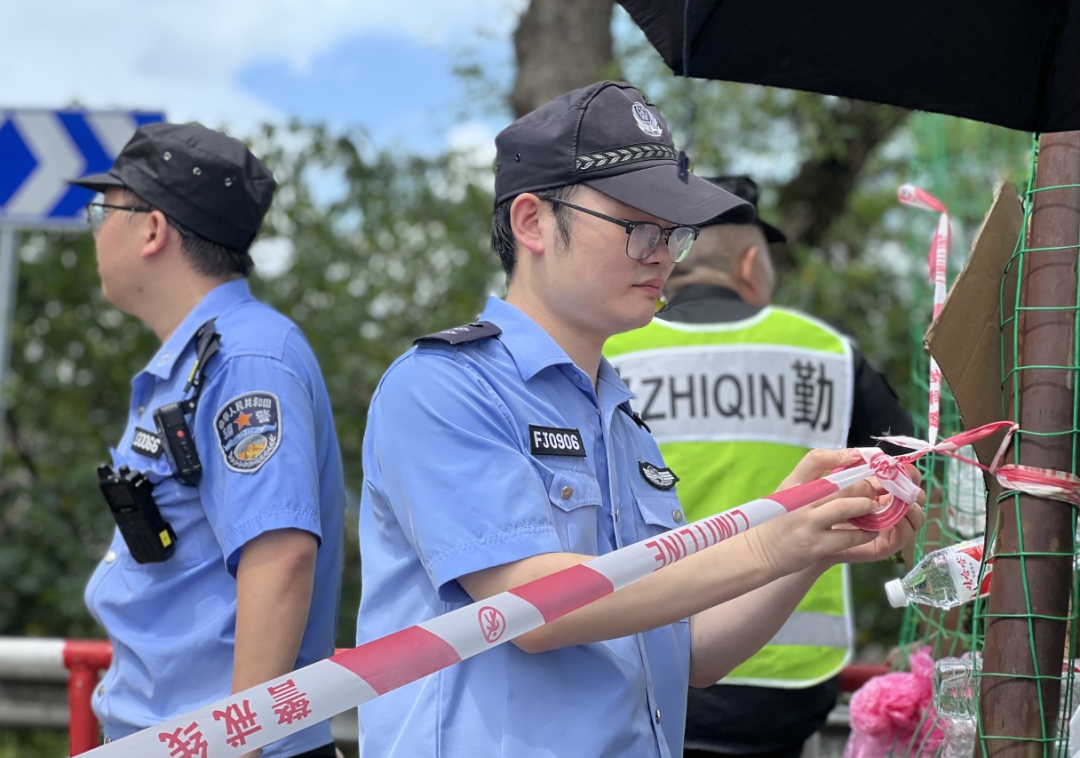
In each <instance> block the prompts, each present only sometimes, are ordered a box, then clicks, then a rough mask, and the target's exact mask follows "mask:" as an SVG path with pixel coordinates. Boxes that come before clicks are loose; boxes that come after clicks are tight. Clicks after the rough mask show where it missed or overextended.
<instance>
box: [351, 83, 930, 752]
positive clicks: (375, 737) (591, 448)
mask: <svg viewBox="0 0 1080 758" xmlns="http://www.w3.org/2000/svg"><path fill="white" fill-rule="evenodd" d="M496 146H497V148H498V162H499V163H498V170H497V174H496V181H495V194H496V208H495V228H494V234H493V240H494V245H495V248H496V251H497V252H498V254H499V256H500V258H501V259H502V261H503V265H504V267H505V269H506V272H507V275H508V278H509V286H508V292H507V295H506V299H505V300H498V299H491V300H490V301H489V302H488V304H487V307H486V309H485V311H484V313H483V315H482V316H481V321H480V322H479V323H478V324H476V325H470V326H467V327H463V328H457V329H450V330H447V331H445V332H440V333H437V334H434V335H431V336H430V337H428V338H424V339H422V340H420V344H419V346H418V347H416V348H415V349H414V350H412V351H410V352H408V353H406V354H405V355H404V356H403V357H401V358H400V359H399V360H398V361H397V362H395V363H394V365H393V366H391V368H390V369H389V370H388V371H387V373H386V374H385V376H384V377H383V380H382V382H381V383H380V385H379V387H378V389H377V390H376V393H375V396H374V398H373V400H372V404H371V408H370V412H369V416H368V426H367V431H366V434H365V439H364V474H365V485H364V492H363V496H362V503H361V522H360V535H361V536H360V540H361V549H362V552H363V572H364V575H363V596H362V598H361V606H360V614H359V638H360V641H361V642H365V641H368V640H371V639H374V638H377V637H381V636H383V635H385V634H388V633H391V632H394V631H396V630H398V629H400V628H402V627H406V626H408V625H411V624H415V623H418V622H422V621H425V620H427V619H429V618H431V617H432V616H436V615H439V614H442V613H445V612H447V611H449V610H452V609H455V608H458V607H461V606H463V605H465V604H467V603H470V602H472V601H474V600H479V599H482V598H485V597H489V596H491V595H493V594H496V593H498V592H501V591H503V590H506V589H508V588H512V587H516V586H518V585H520V584H523V583H525V582H527V581H530V580H532V579H536V578H538V577H542V576H545V575H548V574H551V573H553V572H555V571H557V570H560V569H563V568H567V567H570V566H573V565H576V564H579V563H582V562H584V561H586V560H588V559H589V558H590V557H592V556H596V555H599V554H603V553H608V552H611V551H612V550H615V549H617V548H620V547H623V546H625V545H629V544H632V543H634V542H637V541H638V540H641V539H644V538H646V537H648V536H652V535H656V534H659V533H661V532H663V531H666V530H669V529H673V528H675V527H676V526H678V525H679V524H681V523H684V516H683V511H682V508H681V506H680V504H679V499H678V495H677V492H676V490H675V489H674V488H673V484H674V483H673V482H672V481H670V479H668V478H667V477H665V476H663V474H664V473H665V472H664V468H665V466H664V463H663V461H662V459H661V456H660V452H659V450H658V449H657V447H656V444H655V443H654V442H653V440H652V438H651V437H650V436H649V433H648V432H647V431H646V430H645V429H644V428H643V427H642V425H641V424H640V423H639V422H638V421H637V420H635V419H634V417H633V416H632V415H631V413H630V410H629V405H628V401H629V399H630V397H631V395H630V393H629V391H628V390H627V389H626V386H625V385H624V384H623V382H622V381H621V380H620V379H619V377H618V376H617V375H616V374H615V372H614V370H613V369H612V368H611V366H610V365H609V364H608V363H607V362H606V361H604V360H603V359H602V358H601V348H602V347H603V345H604V341H605V340H606V339H607V338H608V337H610V336H611V335H613V334H616V333H618V332H623V331H627V330H629V329H633V328H635V327H639V326H642V325H644V324H646V323H648V321H649V319H650V318H652V315H653V312H654V308H655V305H656V301H657V298H658V297H659V296H660V292H661V289H662V287H663V286H664V282H665V281H666V279H667V277H668V275H669V274H670V273H671V269H672V267H673V266H674V264H675V261H676V260H678V259H680V258H681V257H682V256H684V255H685V254H686V253H687V252H688V250H689V248H690V245H691V243H692V242H693V240H694V238H695V237H696V235H697V233H698V230H697V228H696V227H695V226H693V225H694V224H697V223H701V222H703V221H706V220H707V219H710V218H713V217H715V216H717V215H720V214H722V213H725V212H727V213H731V214H735V215H738V216H739V217H741V218H746V219H749V218H752V215H750V214H751V213H752V210H751V209H750V208H749V206H747V205H746V204H745V203H744V202H742V201H740V200H739V199H738V198H736V197H734V196H732V195H730V194H728V193H727V192H724V191H722V190H720V189H718V188H716V187H713V186H712V185H710V184H708V183H707V182H705V181H703V180H701V179H698V178H697V177H695V176H693V175H692V174H688V173H684V172H682V171H680V169H679V165H678V153H677V152H676V150H675V148H674V146H673V145H672V142H671V136H670V131H669V129H668V127H667V125H666V124H665V122H664V120H663V118H662V116H661V115H660V113H659V111H658V110H657V109H656V107H655V106H653V105H652V103H650V102H649V101H648V99H646V98H645V96H644V95H642V94H641V93H640V92H638V91H637V90H635V89H634V88H632V87H631V86H629V85H627V84H624V83H617V82H602V83H600V84H596V85H593V86H590V87H586V88H584V89H580V90H576V91H574V92H571V93H569V94H567V95H564V96H562V97H559V98H557V99H556V100H554V101H552V102H551V103H548V104H547V105H544V106H542V107H541V108H539V109H537V110H536V111H534V112H533V113H531V114H529V115H527V116H525V117H523V118H521V119H519V120H518V121H517V122H515V123H514V124H512V125H511V126H509V127H508V128H507V129H505V130H504V131H503V132H501V133H500V134H499V136H498V137H497V138H496ZM850 460H851V456H850V455H849V453H847V452H845V451H817V452H815V453H812V454H810V455H809V456H808V457H807V458H806V459H805V460H804V461H803V463H801V464H800V465H799V466H798V467H797V468H796V471H795V472H794V473H793V474H792V476H791V477H790V478H789V480H788V484H793V483H797V482H802V481H807V480H809V479H812V478H816V477H817V476H819V475H820V474H821V473H822V471H823V470H824V469H827V468H832V467H835V466H838V465H840V464H844V463H847V462H848V461H850ZM873 494H874V490H873V488H872V487H871V486H870V484H869V483H863V484H860V485H856V486H855V487H853V488H851V489H850V490H849V491H847V492H845V495H847V496H846V497H843V498H835V499H832V500H831V501H830V502H826V503H819V504H815V505H814V506H812V507H807V508H802V509H799V510H798V511H796V512H794V513H792V514H789V515H786V516H784V517H782V518H779V519H776V520H774V521H771V522H769V523H767V524H764V525H762V526H761V527H759V528H757V529H753V530H751V531H750V532H749V533H747V534H744V535H741V536H738V537H734V538H732V539H730V540H727V541H725V542H722V543H720V544H719V545H717V546H715V547H713V548H710V549H708V550H705V551H703V552H701V553H698V554H696V555H693V556H691V557H689V558H687V559H685V560H684V561H680V562H679V563H676V564H674V565H672V566H670V567H668V568H665V569H663V570H661V571H658V572H656V573H655V574H653V575H651V576H650V577H648V578H647V579H644V580H642V581H640V582H638V583H636V584H634V585H633V586H631V587H628V588H626V589H624V590H621V591H619V592H617V593H615V594H614V595H611V596H608V597H606V598H603V599H601V600H599V601H597V602H596V603H594V604H592V605H590V606H588V607H586V608H583V609H581V610H579V611H577V612H574V613H572V614H570V615H568V616H566V617H564V618H562V619H559V620H557V621H555V622H553V623H550V624H547V625H545V626H542V627H540V628H539V629H537V630H535V631H533V632H530V633H528V634H526V635H523V636H521V637H519V638H517V639H515V640H514V642H513V643H512V644H506V645H501V646H499V647H497V648H494V649H492V650H490V651H488V652H486V653H484V654H483V655H480V656H477V657H475V658H470V659H468V660H466V661H464V662H462V663H459V664H457V665H455V666H451V667H450V668H448V669H445V670H443V671H441V672H439V673H437V674H434V675H432V676H429V677H427V678H425V679H423V680H421V681H417V682H415V683H413V684H410V685H407V686H405V687H403V688H401V689H399V690H396V691H393V692H390V693H387V694H385V695H383V696H381V697H379V698H376V699H375V700H373V701H371V702H369V703H367V704H365V705H364V706H362V708H361V718H362V720H363V724H364V744H363V751H362V752H363V755H364V758H384V757H385V756H395V757H402V758H404V757H408V758H412V756H420V755H422V756H453V757H454V758H457V757H458V756H507V757H508V758H530V757H533V756H559V757H560V758H564V757H568V756H582V758H586V757H587V758H596V757H597V756H635V757H637V756H679V755H680V753H681V751H682V740H683V720H684V713H685V708H686V686H687V684H688V682H693V683H695V684H697V685H698V686H704V685H708V684H712V683H713V682H715V681H716V680H717V679H719V678H720V677H722V676H723V674H724V673H726V672H727V671H729V670H730V669H731V668H732V667H734V666H735V665H736V664H737V663H739V662H740V661H741V660H743V659H744V658H745V657H747V656H748V655H749V654H750V653H751V652H753V651H754V650H755V649H756V648H757V646H758V645H760V644H761V643H763V642H765V641H766V640H768V639H769V637H771V636H772V634H773V633H774V632H775V631H776V630H777V629H778V628H779V626H780V625H781V624H782V623H783V620H784V619H785V618H786V617H787V615H788V614H790V612H791V609H792V608H793V607H794V605H795V603H796V602H797V601H798V599H799V598H800V597H801V596H802V594H803V593H804V592H805V591H806V589H807V588H808V587H809V586H810V585H811V584H812V583H813V581H814V579H816V578H817V577H818V576H820V574H821V573H822V572H823V571H825V570H826V569H827V568H828V567H829V566H831V565H833V564H834V563H835V562H837V561H839V560H872V559H877V558H881V557H884V556H886V555H889V554H891V553H893V552H895V551H896V550H897V549H898V548H899V547H900V546H901V545H903V544H904V543H905V542H907V541H908V540H909V538H910V537H911V535H912V530H913V528H915V527H917V526H919V524H920V523H921V521H922V515H921V512H920V511H919V509H918V508H913V509H912V511H911V513H909V514H908V516H907V518H906V520H905V521H903V522H901V524H900V525H899V526H897V527H895V528H893V529H890V530H888V531H886V532H882V533H880V534H871V533H866V532H861V531H858V530H854V529H848V528H842V527H843V526H844V525H845V524H846V521H847V519H849V518H851V517H854V516H858V515H861V514H865V513H868V512H870V511H871V510H872V509H874V508H875V507H876V505H877V501H876V499H874V498H873V497H872V495H873ZM834 525H840V526H841V528H835V529H834V528H833V527H834Z"/></svg>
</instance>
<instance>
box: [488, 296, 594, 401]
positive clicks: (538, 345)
mask: <svg viewBox="0 0 1080 758" xmlns="http://www.w3.org/2000/svg"><path fill="white" fill-rule="evenodd" d="M480 320H481V321H493V322H495V323H496V324H498V325H499V328H500V329H502V330H503V331H502V334H500V335H499V341H500V342H502V343H503V344H504V345H506V349H507V350H508V351H509V352H510V357H512V358H513V359H514V363H515V364H516V365H517V369H518V372H519V373H520V374H521V378H522V379H523V380H525V381H529V380H530V379H532V378H533V377H534V376H536V375H537V374H539V373H540V372H541V371H543V370H544V369H545V368H547V367H548V366H558V365H564V364H565V365H569V366H574V362H573V361H572V360H570V356H569V355H567V354H566V351H565V350H563V349H562V348H561V347H559V344H558V343H557V342H555V340H553V339H552V338H551V335H550V334H548V333H547V332H545V331H544V330H543V329H542V328H541V327H540V325H539V324H537V323H536V322H535V321H533V320H532V319H531V318H529V317H528V316H526V315H525V314H524V313H523V312H522V311H521V310H520V309H519V308H517V307H516V306H513V305H510V303H508V302H506V301H505V300H502V299H500V298H497V297H489V298H488V301H487V305H486V306H485V307H484V312H483V313H482V314H480Z"/></svg>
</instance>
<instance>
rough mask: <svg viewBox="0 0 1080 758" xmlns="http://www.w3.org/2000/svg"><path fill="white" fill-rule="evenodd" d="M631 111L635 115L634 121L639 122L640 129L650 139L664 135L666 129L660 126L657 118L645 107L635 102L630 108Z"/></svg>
mask: <svg viewBox="0 0 1080 758" xmlns="http://www.w3.org/2000/svg"><path fill="white" fill-rule="evenodd" d="M630 110H631V112H632V113H633V114H634V121H637V125H638V129H640V130H641V131H643V132H645V133H646V134H648V135H649V136H650V137H659V136H660V135H661V134H663V133H664V129H663V128H662V127H661V126H660V122H659V121H658V120H657V119H656V116H654V115H653V113H652V111H650V110H649V109H648V108H646V107H645V106H644V105H642V104H641V103H637V102H635V103H634V104H633V105H632V106H630Z"/></svg>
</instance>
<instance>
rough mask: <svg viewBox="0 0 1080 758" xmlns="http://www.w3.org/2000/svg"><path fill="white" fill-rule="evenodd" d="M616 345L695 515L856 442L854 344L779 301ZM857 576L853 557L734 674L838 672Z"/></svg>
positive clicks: (733, 678) (768, 680)
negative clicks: (819, 452) (813, 452)
mask: <svg viewBox="0 0 1080 758" xmlns="http://www.w3.org/2000/svg"><path fill="white" fill-rule="evenodd" d="M604 354H605V355H606V356H607V358H608V360H609V361H610V362H611V363H612V365H613V366H614V367H615V368H616V369H617V370H618V371H619V374H620V375H621V376H622V377H623V379H624V381H626V383H627V385H628V386H629V387H630V389H631V390H632V391H634V392H635V394H636V397H635V399H634V400H633V401H632V403H631V404H632V406H633V408H634V410H636V411H637V412H638V413H640V414H641V416H642V418H643V419H644V420H645V422H646V423H647V424H648V425H649V427H650V428H651V429H652V432H653V436H654V437H655V438H656V440H657V442H658V443H660V450H661V452H662V453H663V456H664V461H665V463H666V465H668V466H669V467H670V468H671V469H672V470H673V471H674V472H675V473H676V474H677V475H678V476H679V478H680V481H679V483H678V485H677V490H678V492H679V499H680V501H681V502H682V505H683V510H684V512H685V513H686V516H687V519H688V520H697V519H701V518H705V517H706V516H709V515H712V514H714V513H717V512H720V511H724V510H727V509H728V508H732V507H734V506H736V505H738V504H740V503H743V502H747V501H749V500H752V499H754V498H756V497H760V496H761V495H763V494H767V493H769V492H772V491H774V490H775V489H776V486H777V485H778V484H779V483H780V481H781V480H782V479H783V478H784V477H785V476H787V474H788V473H790V471H791V470H792V468H794V466H795V464H796V463H798V461H799V460H800V459H801V458H802V457H803V455H804V454H805V453H806V451H807V450H809V449H810V448H812V447H829V448H839V447H843V446H844V445H845V444H846V442H847V434H848V428H849V426H850V423H851V406H852V400H853V382H854V379H853V376H852V373H853V366H852V359H851V348H850V344H849V343H848V341H847V339H846V338H845V337H843V336H842V335H841V334H839V333H838V332H836V331H834V330H833V329H831V328H829V327H828V326H826V325H824V324H822V323H821V322H818V321H816V320H815V319H812V318H809V317H807V316H805V315H803V314H801V313H798V312H795V311H790V310H787V309H784V308H775V307H769V308H764V309H762V310H761V311H760V312H759V313H758V314H756V315H755V316H753V317H752V318H749V319H745V320H743V321H735V322H730V323H723V324H685V323H677V322H666V321H663V320H661V319H654V320H653V322H652V323H651V324H649V325H648V326H646V327H643V328H641V329H638V330H636V331H633V332H628V333H626V334H620V335H615V336H614V337H612V338H611V339H610V340H608V343H607V345H605V348H604ZM718 482H719V487H717V486H716V485H717V483H718ZM848 585H849V579H848V568H847V566H836V567H833V568H832V569H829V571H827V572H826V573H825V574H824V575H822V577H821V578H820V579H819V580H818V581H817V582H816V583H815V584H814V586H813V587H812V588H811V589H810V591H809V592H808V593H807V595H806V597H805V598H804V599H803V600H802V602H800V603H799V605H798V607H797V609H796V611H795V613H794V615H793V616H792V617H791V618H790V619H789V620H788V621H787V623H785V624H784V626H783V627H782V628H781V630H780V631H779V632H778V633H777V635H776V636H775V637H773V639H772V640H770V641H769V643H768V644H767V645H766V646H765V647H764V648H762V650H761V651H760V652H758V653H757V654H756V655H754V656H753V657H751V658H750V659H749V660H747V661H745V662H744V663H742V664H741V665H739V666H738V667H736V668H735V670H734V671H732V672H731V673H730V674H729V675H728V676H727V677H725V678H724V683H725V684H752V685H760V686H769V687H787V688H800V687H808V686H811V685H813V684H817V683H819V682H822V681H825V680H827V679H830V678H831V677H833V676H835V675H836V674H837V673H838V672H839V671H840V669H842V668H843V667H844V665H846V664H847V663H848V661H849V660H850V658H851V654H852V649H853V632H852V620H851V614H850V607H851V603H850V599H849V595H850V592H849V587H848Z"/></svg>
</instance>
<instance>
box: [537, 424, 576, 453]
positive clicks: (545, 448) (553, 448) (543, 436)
mask: <svg viewBox="0 0 1080 758" xmlns="http://www.w3.org/2000/svg"><path fill="white" fill-rule="evenodd" d="M529 452H531V453H532V454H533V455H566V456H570V457H571V458H584V457H585V443H584V442H583V441H582V439H581V432H579V431H578V430H577V429H560V428H559V427H556V426H536V425H535V424H529Z"/></svg>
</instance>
